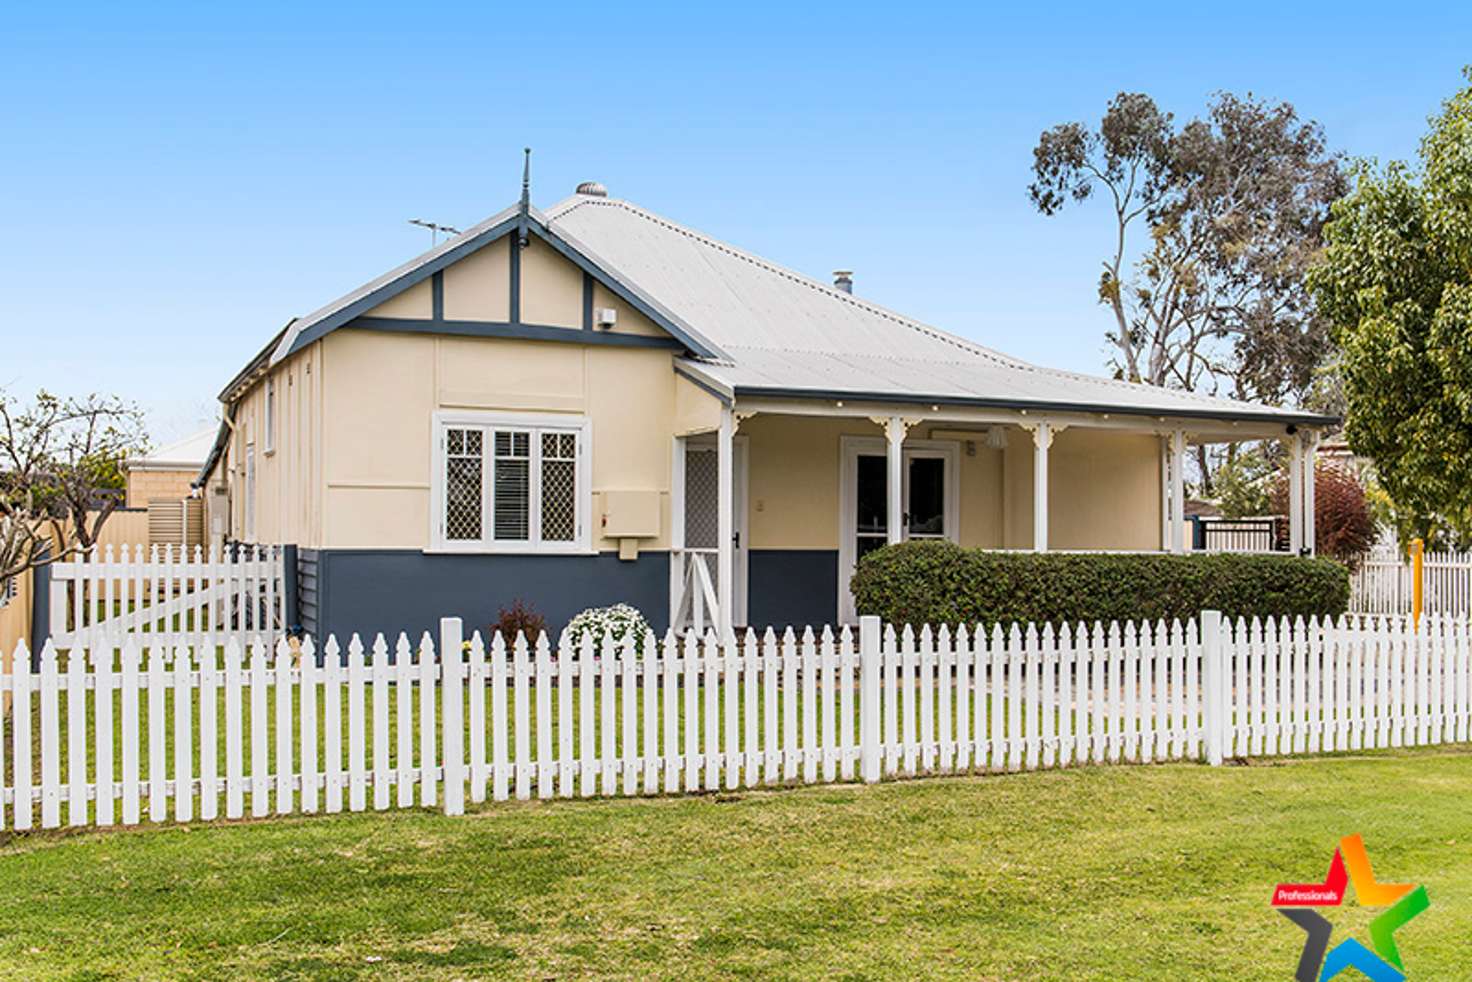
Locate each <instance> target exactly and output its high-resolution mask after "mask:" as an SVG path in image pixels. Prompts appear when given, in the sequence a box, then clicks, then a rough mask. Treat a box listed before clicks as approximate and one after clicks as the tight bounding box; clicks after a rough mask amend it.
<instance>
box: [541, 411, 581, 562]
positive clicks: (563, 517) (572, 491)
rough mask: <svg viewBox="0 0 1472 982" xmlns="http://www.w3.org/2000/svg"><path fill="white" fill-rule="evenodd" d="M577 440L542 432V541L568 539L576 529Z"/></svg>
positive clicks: (573, 436) (564, 435)
mask: <svg viewBox="0 0 1472 982" xmlns="http://www.w3.org/2000/svg"><path fill="white" fill-rule="evenodd" d="M577 457H578V440H577V435H576V434H573V433H543V434H542V541H543V542H571V541H573V540H574V539H575V538H577V530H578V494H577V492H578V488H577V482H578V472H577V466H578V463H577Z"/></svg>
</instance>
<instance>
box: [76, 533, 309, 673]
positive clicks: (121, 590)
mask: <svg viewBox="0 0 1472 982" xmlns="http://www.w3.org/2000/svg"><path fill="white" fill-rule="evenodd" d="M48 571H49V575H50V578H51V587H50V608H51V615H50V616H51V622H50V625H49V627H50V635H49V636H50V638H51V640H52V641H53V642H54V643H55V644H56V646H57V647H58V648H63V649H65V648H71V647H73V646H78V645H80V646H83V647H88V648H92V647H96V646H97V645H98V644H99V643H100V642H101V641H102V640H103V639H116V640H115V643H118V642H119V641H120V640H121V638H122V637H123V636H125V635H133V636H136V637H137V639H138V642H139V643H140V644H143V645H177V644H187V645H191V646H194V645H199V644H207V645H208V644H224V643H225V642H226V641H229V640H232V639H233V640H234V641H235V642H236V643H237V644H240V645H244V644H245V643H246V642H247V641H248V640H250V639H255V638H260V639H261V640H263V641H264V642H265V643H267V644H274V643H275V641H276V640H277V639H278V638H280V637H281V636H282V633H283V631H284V630H285V628H286V627H287V624H286V608H287V597H286V592H285V590H284V589H283V573H284V564H283V560H282V549H281V548H280V547H279V546H231V547H228V548H227V549H226V550H225V551H224V552H221V551H220V550H219V549H218V548H216V547H211V549H210V550H209V552H208V553H206V552H204V551H203V550H202V549H200V547H198V546H195V547H194V548H193V549H186V548H183V547H175V546H165V547H163V548H162V549H160V548H159V547H158V546H156V545H155V546H152V547H150V548H149V549H148V550H146V551H145V549H144V548H143V547H142V546H136V547H129V546H127V545H124V546H122V547H121V549H119V550H118V551H116V552H114V550H113V548H112V546H107V547H106V548H104V549H100V550H99V549H93V550H92V551H91V552H90V553H87V554H86V555H83V556H81V557H79V558H77V559H75V560H70V561H66V562H58V563H52V564H51V565H50V566H49V567H48Z"/></svg>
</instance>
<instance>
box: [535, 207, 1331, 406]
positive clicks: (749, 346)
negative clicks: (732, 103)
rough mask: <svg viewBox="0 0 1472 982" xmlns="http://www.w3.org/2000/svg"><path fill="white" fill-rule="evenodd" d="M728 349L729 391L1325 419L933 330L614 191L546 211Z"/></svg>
mask: <svg viewBox="0 0 1472 982" xmlns="http://www.w3.org/2000/svg"><path fill="white" fill-rule="evenodd" d="M546 215H547V218H548V219H549V220H550V222H551V227H552V229H553V230H554V231H556V232H559V233H561V234H567V235H570V236H573V237H576V239H577V240H578V241H580V242H582V243H585V244H586V245H587V247H588V248H590V249H592V250H594V251H596V252H597V254H598V255H599V256H601V257H602V258H603V259H604V260H606V261H607V262H608V263H609V264H610V265H611V266H612V267H613V268H615V269H617V270H619V272H620V273H621V274H622V275H623V276H625V277H627V278H628V279H630V280H631V281H633V282H636V283H638V284H639V285H640V286H641V287H642V288H643V289H644V290H646V291H647V292H648V293H650V294H652V295H654V296H656V297H658V298H659V300H660V302H661V303H662V304H663V305H664V306H666V307H667V308H669V309H670V310H671V311H672V312H673V313H674V314H676V315H677V316H679V317H680V318H681V319H683V320H685V321H687V322H689V323H690V324H692V325H694V326H695V328H696V329H698V330H699V331H700V332H701V334H702V335H703V336H704V337H706V338H709V339H710V340H711V342H712V343H713V344H715V345H717V346H719V347H720V348H721V350H722V352H723V353H724V354H726V355H728V356H729V358H728V360H720V361H711V360H702V361H701V362H699V365H700V368H701V371H702V372H703V373H704V374H706V375H707V376H709V377H711V378H712V379H714V380H717V381H719V382H720V383H721V384H722V385H723V386H725V387H727V388H730V389H734V390H735V391H736V392H738V393H740V392H767V393H781V394H783V395H804V394H809V395H813V396H835V395H839V396H841V395H848V396H851V397H853V398H861V397H872V398H886V397H891V398H895V399H905V400H909V401H916V400H919V401H926V400H934V401H945V402H963V403H977V404H985V405H999V406H1001V405H1037V406H1039V407H1049V408H1077V409H1090V408H1093V409H1100V410H1104V411H1108V410H1117V411H1130V412H1145V413H1165V414H1171V415H1201V416H1208V417H1224V418H1256V419H1262V418H1274V419H1281V420H1283V421H1285V422H1288V421H1306V422H1328V420H1327V418H1324V417H1317V416H1314V415H1312V414H1305V413H1301V412H1297V411H1291V410H1281V409H1275V408H1273V407H1269V406H1263V405H1260V404H1256V403H1247V402H1238V401H1234V400H1229V399H1217V398H1213V397H1210V396H1203V395H1197V394H1193V393H1187V392H1179V391H1176V390H1171V389H1163V388H1159V387H1156V386H1147V385H1137V384H1132V383H1129V382H1121V381H1115V380H1112V379H1106V378H1100V377H1096V376H1090V375H1083V374H1079V373H1074V372H1065V371H1060V370H1057V369H1050V368H1043V367H1041V366H1037V365H1031V364H1028V363H1027V362H1024V361H1021V360H1019V359H1016V358H1012V357H1010V356H1007V355H1004V354H1002V353H1000V352H997V351H993V350H992V349H990V348H987V347H984V346H983V345H980V344H977V343H975V342H973V341H969V340H967V339H965V338H961V337H957V336H956V335H953V334H949V333H947V332H945V331H941V330H938V329H936V328H934V327H931V326H929V325H927V324H923V323H921V322H919V321H916V320H913V319H911V318H908V317H905V316H903V315H901V314H898V313H895V312H894V311H891V310H887V309H885V308H884V307H881V306H879V305H877V304H873V303H869V302H868V301H865V300H863V299H861V298H859V297H855V296H853V295H852V294H849V293H846V292H844V291H841V290H838V289H835V288H833V287H831V286H828V285H827V284H824V283H821V282H818V281H817V280H814V279H811V278H809V277H807V276H803V275H802V274H800V273H796V272H794V271H792V270H789V269H784V268H783V267H781V266H778V265H776V264H774V263H771V262H768V261H767V260H765V259H762V258H760V257H758V256H755V255H752V254H751V253H748V252H745V251H743V250H741V249H737V248H735V247H733V246H730V245H727V244H726V243H723V242H720V241H718V240H716V239H713V238H711V237H710V236H708V235H704V234H702V233H700V232H696V231H694V230H692V229H689V228H686V227H684V226H682V225H679V224H677V223H675V222H672V221H670V220H668V219H666V218H663V217H661V216H659V215H656V214H654V213H652V212H649V211H647V210H645V209H643V208H640V207H639V206H637V205H634V204H631V203H629V202H627V201H621V200H618V199H615V198H601V197H590V196H585V195H577V196H574V197H572V198H569V199H567V200H565V201H562V202H560V203H558V204H557V205H555V206H553V207H552V208H550V209H548V210H547V212H546Z"/></svg>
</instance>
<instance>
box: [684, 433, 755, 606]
mask: <svg viewBox="0 0 1472 982" xmlns="http://www.w3.org/2000/svg"><path fill="white" fill-rule="evenodd" d="M733 450H734V451H735V452H734V454H733V456H732V459H731V463H732V468H731V474H732V480H733V481H734V483H735V487H734V488H732V492H733V493H732V496H731V502H732V511H733V512H734V514H733V515H732V518H733V523H732V528H733V529H734V535H735V541H734V542H733V543H732V545H733V546H734V547H735V550H734V555H733V557H732V561H733V562H734V564H735V566H736V579H735V582H734V583H732V584H731V587H732V589H731V601H732V603H733V604H734V605H735V607H736V609H735V611H733V614H732V620H731V623H732V624H737V625H744V624H745V623H746V441H745V440H744V439H742V438H739V437H738V438H737V439H736V440H735V441H733ZM718 467H719V461H718V459H717V458H716V447H715V444H714V443H711V442H702V441H699V440H696V439H691V440H687V441H686V442H685V507H684V520H685V548H687V549H702V550H710V552H709V553H707V554H705V555H704V557H703V558H704V561H705V563H706V565H707V566H708V568H709V570H710V574H711V582H712V583H718V582H719V580H718V578H717V576H716V557H715V550H716V548H717V546H718V543H719V538H718V531H717V530H718V528H719V523H720V515H719V495H720V482H719V480H718V479H717V474H718Z"/></svg>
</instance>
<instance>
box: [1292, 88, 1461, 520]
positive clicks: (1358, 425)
mask: <svg viewBox="0 0 1472 982" xmlns="http://www.w3.org/2000/svg"><path fill="white" fill-rule="evenodd" d="M1467 77H1468V79H1469V81H1472V69H1469V70H1468V72H1467ZM1430 123H1431V128H1430V131H1429V132H1428V133H1427V134H1426V136H1425V137H1424V138H1423V139H1422V141H1421V147H1420V154H1419V156H1420V166H1419V168H1412V167H1411V166H1410V165H1408V164H1406V163H1402V162H1393V163H1391V164H1389V165H1388V166H1386V167H1385V168H1383V169H1377V168H1375V167H1374V166H1372V165H1370V164H1362V165H1361V166H1360V167H1359V169H1358V174H1357V180H1356V184H1355V188H1354V190H1353V192H1352V193H1351V194H1349V195H1348V196H1347V197H1346V198H1345V199H1343V200H1342V201H1340V202H1338V203H1337V204H1335V206H1334V209H1333V215H1332V220H1331V221H1330V222H1329V224H1328V226H1327V228H1326V230H1325V238H1326V241H1327V248H1326V249H1325V252H1324V255H1323V258H1322V262H1321V263H1320V264H1318V265H1317V266H1315V267H1314V268H1313V269H1312V270H1311V272H1310V274H1309V283H1310V287H1311V289H1312V290H1313V293H1314V295H1315V297H1316V298H1317V301H1318V305H1319V308H1320V309H1321V310H1322V311H1323V312H1324V314H1325V316H1327V317H1328V318H1329V319H1330V321H1331V322H1332V324H1333V329H1334V336H1335V338H1336V339H1337V340H1338V342H1339V344H1340V346H1341V348H1342V349H1343V355H1342V359H1341V361H1340V365H1339V369H1340V373H1341V376H1342V378H1343V386H1344V397H1345V400H1346V402H1347V408H1348V412H1347V416H1346V421H1345V436H1346V438H1347V440H1348V442H1349V445H1350V447H1351V449H1353V450H1354V452H1355V453H1357V454H1360V455H1362V456H1365V457H1369V458H1371V459H1372V460H1374V462H1375V472H1376V475H1377V479H1378V481H1379V482H1380V484H1381V485H1382V486H1383V487H1384V488H1385V490H1386V491H1387V492H1388V493H1389V494H1390V496H1391V498H1392V499H1393V500H1394V502H1395V504H1396V505H1397V509H1396V512H1397V516H1398V518H1399V524H1400V525H1401V529H1400V531H1401V533H1402V535H1407V534H1412V535H1420V536H1422V537H1424V538H1427V539H1431V538H1433V536H1435V535H1436V534H1437V533H1438V532H1442V531H1447V530H1449V531H1451V532H1453V533H1456V534H1458V535H1460V536H1464V537H1465V536H1467V535H1468V534H1469V533H1472V87H1467V88H1463V89H1462V90H1461V91H1460V92H1458V93H1457V94H1456V95H1454V96H1453V97H1452V98H1451V99H1449V100H1447V102H1446V103H1445V104H1444V106H1443V108H1442V112H1441V113H1440V114H1439V115H1437V116H1434V117H1432V119H1431V121H1430Z"/></svg>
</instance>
